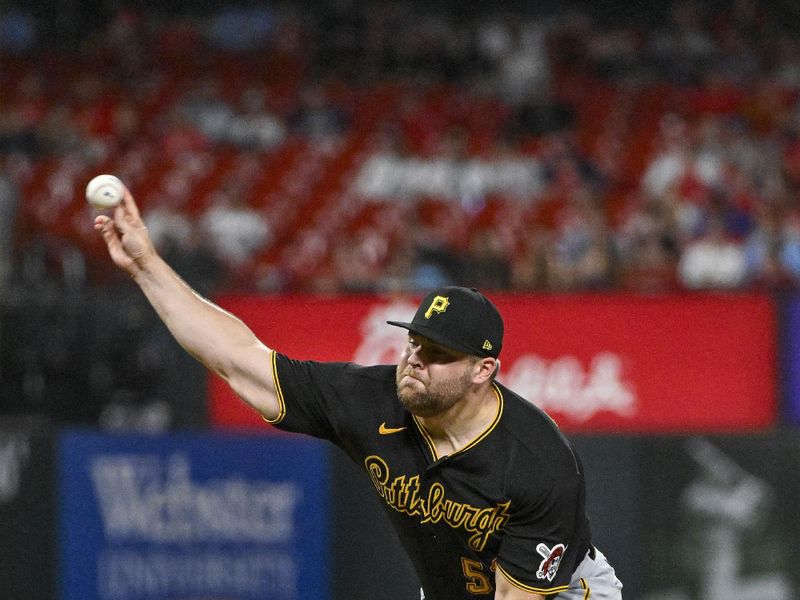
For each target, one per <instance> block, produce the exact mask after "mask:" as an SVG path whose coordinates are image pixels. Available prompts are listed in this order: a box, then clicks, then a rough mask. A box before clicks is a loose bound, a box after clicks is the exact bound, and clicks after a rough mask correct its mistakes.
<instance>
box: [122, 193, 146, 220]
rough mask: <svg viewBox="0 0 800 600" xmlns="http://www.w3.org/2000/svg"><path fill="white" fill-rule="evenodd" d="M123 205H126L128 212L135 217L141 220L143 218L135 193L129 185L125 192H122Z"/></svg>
mask: <svg viewBox="0 0 800 600" xmlns="http://www.w3.org/2000/svg"><path fill="white" fill-rule="evenodd" d="M122 205H123V206H124V207H125V210H126V211H127V213H128V214H129V215H130V216H132V217H133V218H134V219H136V220H140V219H141V218H142V217H141V215H140V214H139V207H138V206H136V202H135V201H134V199H133V195H132V194H131V192H130V190H129V189H128V188H127V187H126V188H125V193H124V194H122Z"/></svg>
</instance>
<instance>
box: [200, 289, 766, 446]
mask: <svg viewBox="0 0 800 600" xmlns="http://www.w3.org/2000/svg"><path fill="white" fill-rule="evenodd" d="M492 300H493V301H495V303H496V304H497V306H498V308H499V309H500V312H501V313H502V314H503V317H504V319H505V325H506V333H505V342H504V347H503V351H502V354H501V357H500V358H501V360H502V367H501V370H500V375H499V380H500V381H501V382H502V383H504V384H506V385H508V386H509V387H510V388H511V389H513V390H514V391H516V392H517V393H519V394H521V395H522V396H523V397H525V398H526V399H528V400H529V401H530V402H533V403H534V404H536V405H538V406H540V407H541V408H543V409H545V410H546V411H547V412H548V413H549V414H550V415H551V416H553V417H554V418H555V420H556V421H557V422H558V423H559V425H561V427H562V428H563V429H564V430H565V431H574V432H590V433H591V432H680V431H708V432H735V431H753V430H759V429H765V428H768V427H770V426H772V425H773V424H774V423H775V421H776V417H777V398H776V368H777V365H776V361H777V349H776V339H775V330H776V322H775V307H774V305H773V302H772V300H771V299H770V298H769V297H768V296H762V295H756V294H753V295H713V294H709V295H703V294H692V295H675V296H657V297H644V296H634V295H615V294H610V295H586V296H582V295H575V296H526V295H512V294H507V295H499V294H498V295H492ZM219 302H220V303H221V305H222V306H223V307H225V308H226V309H228V310H230V311H231V312H233V313H234V314H236V315H237V316H239V317H240V318H242V319H243V320H244V322H245V323H247V324H248V325H249V326H250V327H251V328H252V329H253V330H254V332H255V333H256V335H257V336H258V337H259V338H260V339H261V340H262V341H263V342H264V343H266V344H267V345H268V346H270V347H271V348H275V349H277V350H279V351H281V352H283V353H285V354H288V355H289V356H291V357H293V358H309V359H316V360H340V361H341V360H344V361H354V362H357V363H361V364H378V363H394V362H396V360H397V357H398V354H399V352H400V349H401V348H402V346H403V344H404V341H405V339H406V332H405V331H404V330H402V329H398V328H396V327H392V326H390V325H387V324H386V321H387V320H389V319H395V320H410V318H411V317H412V315H413V314H414V311H415V309H416V306H417V303H418V302H419V298H408V297H391V298H380V297H372V296H351V297H304V296H297V297H285V296H278V297H271V296H270V297H226V298H222V299H220V300H219ZM265 368H266V367H265ZM210 394H211V398H210V413H211V414H210V418H211V421H212V423H214V424H216V425H218V426H222V427H257V428H264V427H265V424H264V423H263V421H262V419H261V418H260V417H259V415H257V414H255V413H254V412H253V411H252V410H251V409H249V408H247V407H246V406H245V405H243V404H242V403H241V402H240V401H238V400H237V399H236V398H235V396H234V395H233V394H232V393H231V392H230V391H229V390H228V389H227V387H226V386H225V384H224V383H223V382H222V381H221V380H219V379H218V378H216V377H212V380H211V382H210Z"/></svg>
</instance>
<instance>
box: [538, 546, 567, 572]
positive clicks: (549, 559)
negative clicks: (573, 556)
mask: <svg viewBox="0 0 800 600" xmlns="http://www.w3.org/2000/svg"><path fill="white" fill-rule="evenodd" d="M566 549H567V547H566V546H565V545H564V544H556V545H555V546H553V547H552V548H548V547H547V545H546V544H539V545H538V546H536V551H537V552H538V553H539V554H540V555H541V556H542V558H543V560H542V562H541V563H539V570H538V571H537V572H536V576H537V577H538V578H539V579H546V580H547V581H553V579H555V576H556V573H558V567H559V565H561V559H562V558H563V557H564V552H565V551H566Z"/></svg>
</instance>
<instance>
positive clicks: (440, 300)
mask: <svg viewBox="0 0 800 600" xmlns="http://www.w3.org/2000/svg"><path fill="white" fill-rule="evenodd" d="M449 305H450V300H448V299H447V296H436V297H435V298H434V299H433V300H432V301H431V305H430V306H429V307H428V310H426V311H425V318H426V319H430V318H431V316H432V315H433V313H435V312H437V313H443V312H444V311H446V310H447V307H448V306H449Z"/></svg>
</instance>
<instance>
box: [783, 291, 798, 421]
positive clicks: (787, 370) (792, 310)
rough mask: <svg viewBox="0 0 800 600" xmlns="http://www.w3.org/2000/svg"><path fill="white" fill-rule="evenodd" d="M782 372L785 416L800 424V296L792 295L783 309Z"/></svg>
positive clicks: (788, 419)
mask: <svg viewBox="0 0 800 600" xmlns="http://www.w3.org/2000/svg"><path fill="white" fill-rule="evenodd" d="M782 317H783V324H784V328H783V335H784V337H783V350H784V353H783V356H782V357H781V359H782V363H781V364H782V367H783V368H782V373H783V377H784V381H785V385H786V387H785V389H784V393H785V401H786V402H785V408H786V414H785V418H786V419H787V421H788V422H789V423H791V424H792V425H800V297H797V296H794V297H792V298H791V299H790V300H789V301H788V302H786V304H785V305H784V310H783V314H782Z"/></svg>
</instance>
